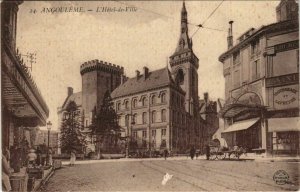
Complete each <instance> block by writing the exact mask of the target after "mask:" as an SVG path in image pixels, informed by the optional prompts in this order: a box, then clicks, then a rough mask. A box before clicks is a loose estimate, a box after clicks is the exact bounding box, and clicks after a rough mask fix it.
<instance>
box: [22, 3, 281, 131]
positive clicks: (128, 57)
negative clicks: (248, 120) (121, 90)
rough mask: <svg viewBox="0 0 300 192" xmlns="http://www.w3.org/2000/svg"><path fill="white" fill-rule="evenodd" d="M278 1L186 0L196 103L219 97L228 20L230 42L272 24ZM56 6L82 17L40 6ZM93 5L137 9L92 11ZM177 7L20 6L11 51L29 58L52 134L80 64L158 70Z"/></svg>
mask: <svg viewBox="0 0 300 192" xmlns="http://www.w3.org/2000/svg"><path fill="white" fill-rule="evenodd" d="M279 2H280V1H229V0H227V1H223V2H222V3H221V1H186V3H185V4H186V9H187V12H188V22H189V23H191V25H189V34H190V37H191V36H192V35H193V37H192V39H193V51H194V53H195V54H196V55H197V57H198V58H199V69H198V75H199V82H198V84H199V96H200V99H202V98H203V93H204V92H208V93H209V97H210V98H211V99H212V100H216V99H217V98H224V86H225V84H224V77H223V72H222V70H223V66H222V63H220V62H219V61H218V57H219V56H220V55H221V54H222V53H223V52H225V51H226V50H227V30H228V26H229V24H228V22H229V21H230V20H233V21H234V23H233V38H234V40H235V39H237V38H238V37H239V36H240V35H241V34H243V33H244V32H245V31H246V30H248V29H250V28H252V27H254V28H259V27H261V26H262V25H268V24H270V23H274V22H276V11H275V8H276V6H277V5H278V4H279ZM220 3H221V5H220ZM219 5H220V6H219ZM217 6H219V8H218V9H217V10H216V11H215V12H214V14H212V15H211V16H210V17H209V15H210V14H211V13H212V12H213V11H214V10H215V8H216V7H217ZM56 7H83V9H84V10H85V12H81V13H78V12H68V13H66V12H64V13H45V12H43V9H45V8H56ZM97 7H107V8H114V7H115V8H116V9H119V8H124V9H125V8H126V7H136V8H137V9H136V11H127V12H96V9H97ZM181 8H182V1H85V2H83V1H76V2H75V1H73V2H68V1H25V2H24V3H23V4H21V5H20V6H19V12H18V23H17V47H18V48H19V50H20V52H21V53H23V54H26V53H27V52H31V53H36V63H34V64H33V68H32V75H33V77H34V79H35V82H36V84H37V85H38V87H39V89H40V91H41V92H42V96H43V98H44V99H45V101H46V103H47V105H48V107H49V110H50V115H49V119H48V120H50V121H51V122H52V123H53V127H52V129H54V130H57V127H58V117H57V107H59V106H61V105H62V104H63V102H64V100H65V98H66V96H67V87H73V88H74V92H80V91H81V76H80V71H79V69H80V65H81V64H82V63H84V62H86V61H89V60H94V59H99V60H103V61H106V62H110V63H113V64H117V65H120V66H123V67H124V70H125V74H126V75H127V76H129V77H133V76H134V75H135V70H140V71H142V70H143V67H144V66H147V67H148V68H149V70H150V71H151V70H156V69H159V68H163V67H165V66H166V65H167V61H168V57H169V56H171V55H172V54H173V53H174V51H175V49H176V46H177V43H178V40H179V33H180V12H181ZM88 9H91V10H93V11H87V10H88ZM204 21H205V23H204V25H203V26H204V27H205V28H200V29H199V30H198V31H197V32H196V33H195V31H196V30H197V29H198V27H197V26H195V25H198V24H202V23H203V22H204ZM193 24H194V25H193ZM208 28H210V29H208ZM213 29H214V30H213ZM24 60H25V61H26V58H25V59H24ZM28 65H30V64H29V63H28Z"/></svg>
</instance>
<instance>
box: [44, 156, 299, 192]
mask: <svg viewBox="0 0 300 192" xmlns="http://www.w3.org/2000/svg"><path fill="white" fill-rule="evenodd" d="M277 170H285V171H286V172H287V173H288V175H289V181H288V183H287V184H285V185H278V184H276V183H275V182H274V181H273V175H274V173H275V172H276V171H277ZM166 173H169V174H171V175H173V178H172V179H171V180H169V181H168V182H167V184H166V185H162V184H161V182H162V180H163V177H164V175H165V174H166ZM298 173H299V163H297V162H289V163H287V162H256V161H205V160H203V159H201V160H199V159H198V160H193V161H192V160H182V159H181V160H176V159H168V160H166V161H165V160H161V159H159V160H137V161H131V160H130V161H111V162H101V161H99V162H93V163H91V162H89V161H86V162H81V164H78V165H76V166H75V167H69V166H64V167H63V168H62V169H60V170H57V171H56V172H55V174H54V175H53V176H52V178H50V180H49V181H48V183H47V185H46V186H44V188H42V191H49V192H50V191H51V192H52V191H174V190H176V191H203V190H214V191H216V190H217V191H221V190H225V191H232V190H248V191H249V190H251V191H253V190H257V191H261V190H267V191H275V190H277V191H278V190H281V191H282V190H297V189H299V174H298Z"/></svg>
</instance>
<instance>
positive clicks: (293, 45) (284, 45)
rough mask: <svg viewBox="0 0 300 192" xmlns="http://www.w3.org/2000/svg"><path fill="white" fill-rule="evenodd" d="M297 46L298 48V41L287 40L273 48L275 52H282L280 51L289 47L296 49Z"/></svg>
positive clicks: (289, 48)
mask: <svg viewBox="0 0 300 192" xmlns="http://www.w3.org/2000/svg"><path fill="white" fill-rule="evenodd" d="M298 48H299V41H298V40H297V41H291V42H287V43H282V44H279V45H275V46H274V49H275V52H276V53H278V52H282V51H288V50H291V49H298Z"/></svg>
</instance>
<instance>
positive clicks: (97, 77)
mask: <svg viewBox="0 0 300 192" xmlns="http://www.w3.org/2000/svg"><path fill="white" fill-rule="evenodd" d="M80 74H81V78H82V109H83V113H84V126H85V127H87V126H88V125H89V124H90V123H91V120H92V119H91V117H92V111H93V110H94V108H95V107H96V108H99V107H100V106H101V105H102V101H103V97H104V94H105V92H106V91H109V92H110V93H111V92H112V91H113V90H114V89H115V88H116V87H118V86H119V85H120V84H121V80H122V77H123V74H124V68H123V67H120V66H118V65H115V64H111V63H107V62H103V61H99V60H92V61H88V62H85V63H83V64H82V65H81V66H80Z"/></svg>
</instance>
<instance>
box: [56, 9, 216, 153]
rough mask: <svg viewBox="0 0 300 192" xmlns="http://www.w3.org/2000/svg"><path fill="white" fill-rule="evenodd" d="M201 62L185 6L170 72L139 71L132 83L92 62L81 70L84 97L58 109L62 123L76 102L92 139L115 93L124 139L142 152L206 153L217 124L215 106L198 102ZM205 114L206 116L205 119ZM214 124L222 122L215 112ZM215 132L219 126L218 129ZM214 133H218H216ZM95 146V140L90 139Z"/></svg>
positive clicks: (119, 70)
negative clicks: (98, 115) (95, 119)
mask: <svg viewBox="0 0 300 192" xmlns="http://www.w3.org/2000/svg"><path fill="white" fill-rule="evenodd" d="M198 62H199V60H198V58H197V56H196V55H195V54H194V52H193V43H192V40H191V39H190V38H189V35H188V21H187V11H186V7H185V3H183V7H182V11H181V27H180V36H179V40H178V44H177V47H176V49H175V51H174V53H173V54H172V55H171V56H170V58H169V66H166V67H164V68H162V69H158V70H154V71H151V69H149V68H147V67H144V68H143V71H142V72H140V71H138V70H136V75H135V76H134V77H132V78H127V77H126V76H124V68H123V67H120V66H118V65H114V64H110V63H106V62H103V61H99V60H93V61H89V62H86V63H84V64H82V65H81V67H80V73H81V77H82V92H79V93H73V91H72V89H71V88H69V91H68V97H67V98H66V100H65V102H64V104H63V105H62V106H61V107H59V108H58V116H59V122H61V121H62V117H63V114H64V112H65V109H66V106H67V104H68V103H69V102H71V101H75V102H76V104H77V106H78V109H79V110H80V111H81V116H82V124H83V125H84V129H83V130H82V132H85V133H86V134H87V135H88V133H89V126H90V124H91V121H92V116H93V111H94V109H95V108H99V107H101V105H102V101H103V97H104V94H105V93H106V92H107V91H108V92H109V93H111V97H112V99H113V103H114V108H115V110H116V112H117V114H118V116H119V125H120V126H121V128H122V133H121V136H122V137H123V138H127V139H129V140H130V141H131V143H134V145H135V148H138V149H139V150H160V149H165V148H167V149H169V150H172V151H174V152H176V151H186V150H188V149H189V148H190V147H191V146H195V147H196V148H198V149H199V148H203V147H204V145H205V144H206V143H205V142H203V141H204V140H203V138H204V137H205V141H206V142H208V141H209V138H208V136H209V135H212V133H209V134H208V132H209V131H208V129H210V127H211V122H213V120H212V118H210V117H208V116H210V114H208V115H205V114H204V113H203V112H205V111H206V110H210V111H211V109H214V108H215V107H212V108H211V106H210V105H216V104H215V103H213V102H209V101H208V94H207V95H206V98H205V101H203V102H202V105H201V107H202V108H201V110H200V106H199V96H198V72H197V70H198V68H199V63H198ZM200 111H201V113H203V114H202V116H200ZM213 118H214V119H215V120H216V121H217V115H216V111H215V112H214V113H213ZM213 126H216V125H215V123H214V125H213ZM214 129H215V128H214ZM90 142H92V139H90Z"/></svg>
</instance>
